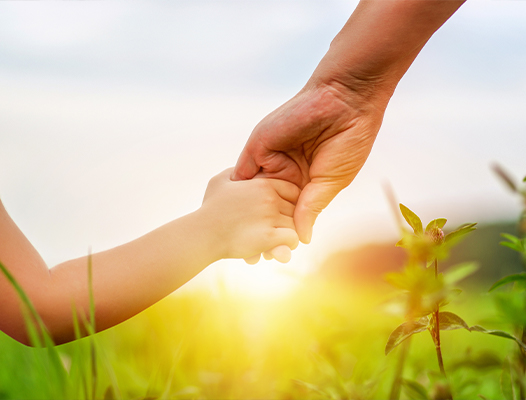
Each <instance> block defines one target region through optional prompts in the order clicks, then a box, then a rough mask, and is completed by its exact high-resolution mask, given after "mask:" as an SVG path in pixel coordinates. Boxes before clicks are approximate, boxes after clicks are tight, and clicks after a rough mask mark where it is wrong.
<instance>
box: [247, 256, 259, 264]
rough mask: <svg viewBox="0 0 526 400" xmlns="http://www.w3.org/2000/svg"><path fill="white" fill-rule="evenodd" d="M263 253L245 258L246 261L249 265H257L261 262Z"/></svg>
mask: <svg viewBox="0 0 526 400" xmlns="http://www.w3.org/2000/svg"><path fill="white" fill-rule="evenodd" d="M260 257H261V254H256V255H255V256H252V257H248V258H245V262H246V263H247V264H249V265H255V264H257V263H258V262H259V259H260Z"/></svg>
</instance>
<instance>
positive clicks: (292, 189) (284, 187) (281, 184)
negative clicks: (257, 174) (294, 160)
mask: <svg viewBox="0 0 526 400" xmlns="http://www.w3.org/2000/svg"><path fill="white" fill-rule="evenodd" d="M268 181H269V182H270V184H271V185H272V187H273V188H274V190H275V191H276V193H277V194H278V195H279V197H281V198H282V199H284V200H286V201H288V202H290V203H292V204H296V202H297V201H298V198H299V196H300V192H301V190H300V188H299V187H297V186H296V185H295V184H293V183H290V182H287V181H284V180H281V179H268Z"/></svg>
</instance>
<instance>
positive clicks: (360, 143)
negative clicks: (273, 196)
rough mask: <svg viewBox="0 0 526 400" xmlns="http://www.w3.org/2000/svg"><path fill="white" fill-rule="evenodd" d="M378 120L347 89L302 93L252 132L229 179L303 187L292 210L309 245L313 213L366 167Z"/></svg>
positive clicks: (377, 111)
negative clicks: (277, 181) (270, 180)
mask: <svg viewBox="0 0 526 400" xmlns="http://www.w3.org/2000/svg"><path fill="white" fill-rule="evenodd" d="M382 118H383V108H378V107H375V105H374V104H372V103H370V102H368V101H366V100H365V99H363V98H362V97H360V96H358V95H357V94H356V93H353V92H352V91H350V90H348V89H344V88H343V87H342V88H338V89H337V88H336V87H328V86H326V87H323V88H319V89H304V90H302V91H301V92H300V93H299V94H298V95H297V96H295V97H294V98H292V99H291V100H290V101H288V102H287V103H285V104H284V105H282V106H281V107H279V108H278V109H277V110H275V111H274V112H272V113H271V114H269V115H268V116H267V117H265V118H264V119H263V120H262V121H261V122H260V123H259V124H258V125H257V126H256V128H255V129H254V131H253V132H252V134H251V136H250V138H249V139H248V142H247V144H246V145H245V148H244V149H243V152H242V153H241V155H240V157H239V160H238V162H237V165H236V167H235V169H234V173H233V174H232V179H234V180H242V179H251V178H253V177H254V176H256V175H258V176H265V177H268V178H277V179H282V180H285V181H288V182H291V183H294V184H295V185H297V186H298V187H300V188H302V191H301V194H300V196H299V199H298V203H297V206H296V209H295V211H294V222H295V226H296V230H297V232H298V235H299V237H300V240H301V241H302V242H303V243H309V242H310V240H311V235H312V226H313V225H314V222H315V220H316V217H317V216H318V214H319V213H320V212H321V211H322V210H323V209H324V208H325V207H326V206H327V205H328V204H329V203H330V202H331V200H332V199H333V198H334V197H335V196H336V194H338V193H339V192H340V191H341V190H342V189H343V188H345V187H347V186H348V185H349V184H350V183H351V182H352V181H353V179H354V178H355V176H356V174H357V173H358V171H360V169H361V168H362V166H363V164H364V163H365V161H366V159H367V157H368V155H369V152H370V151H371V148H372V146H373V143H374V140H375V138H376V134H377V133H378V130H379V129H380V125H381V123H382Z"/></svg>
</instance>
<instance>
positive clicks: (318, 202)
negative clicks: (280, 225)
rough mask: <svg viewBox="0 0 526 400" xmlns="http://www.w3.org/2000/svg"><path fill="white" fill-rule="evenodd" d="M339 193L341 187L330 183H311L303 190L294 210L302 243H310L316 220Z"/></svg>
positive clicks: (295, 222) (295, 221) (296, 225)
mask: <svg viewBox="0 0 526 400" xmlns="http://www.w3.org/2000/svg"><path fill="white" fill-rule="evenodd" d="M339 191H340V187H339V186H337V185H336V184H334V183H330V182H315V181H311V182H309V183H308V184H307V185H306V186H305V187H304V188H303V190H302V192H301V194H300V197H299V199H298V204H297V205H296V209H295V210H294V224H295V227H296V231H297V232H298V236H299V238H300V240H301V242H302V243H305V244H308V243H310V241H311V239H312V228H313V226H314V223H315V222H316V218H318V215H319V214H320V213H321V212H322V211H323V209H324V208H325V207H327V205H328V204H329V203H330V202H331V201H332V199H334V197H335V196H336V195H337V194H338V192H339Z"/></svg>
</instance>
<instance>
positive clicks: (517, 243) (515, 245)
mask: <svg viewBox="0 0 526 400" xmlns="http://www.w3.org/2000/svg"><path fill="white" fill-rule="evenodd" d="M500 236H502V237H503V238H505V239H508V240H509V242H500V243H499V244H500V245H501V246H506V247H509V248H510V249H512V250H515V251H518V252H519V253H524V252H525V251H526V248H525V246H524V240H521V239H519V238H518V237H516V236H513V235H510V234H508V233H501V234H500Z"/></svg>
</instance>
